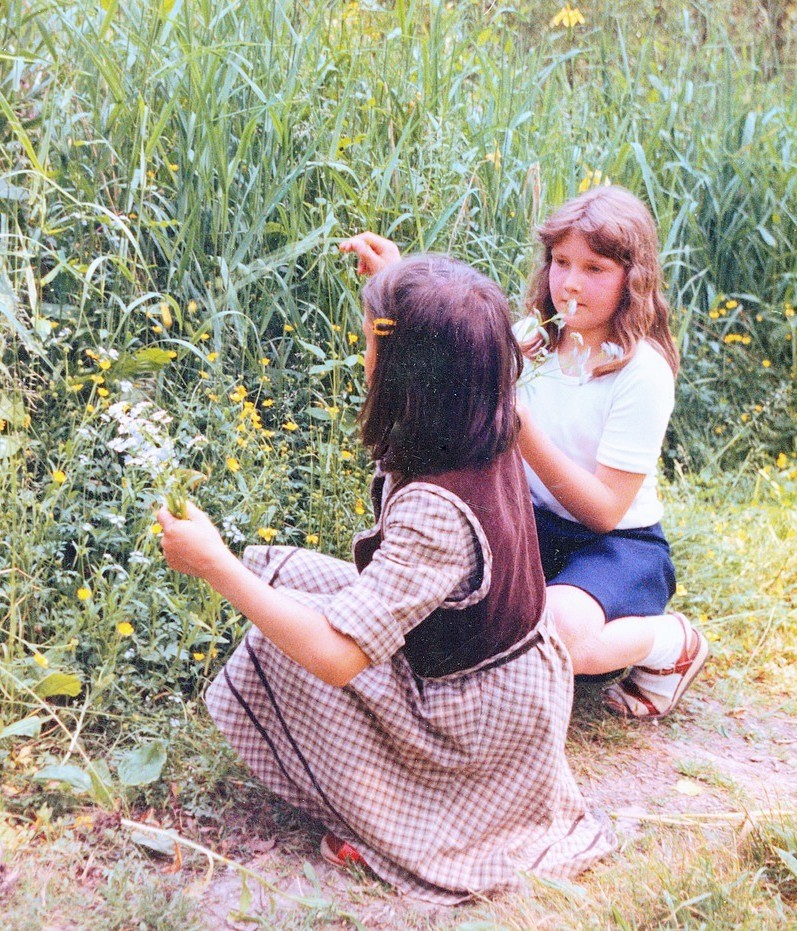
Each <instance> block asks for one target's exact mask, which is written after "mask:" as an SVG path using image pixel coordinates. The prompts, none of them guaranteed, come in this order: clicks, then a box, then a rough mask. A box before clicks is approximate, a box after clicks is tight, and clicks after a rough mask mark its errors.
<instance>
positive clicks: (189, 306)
mask: <svg viewBox="0 0 797 931" xmlns="http://www.w3.org/2000/svg"><path fill="white" fill-rule="evenodd" d="M185 309H186V310H187V311H188V313H189V314H195V313H196V311H197V302H196V301H195V300H194V299H193V298H192V299H191V300H190V301H189V302H188V304H186V308H185Z"/></svg>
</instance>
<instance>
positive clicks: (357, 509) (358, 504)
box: [354, 498, 365, 515]
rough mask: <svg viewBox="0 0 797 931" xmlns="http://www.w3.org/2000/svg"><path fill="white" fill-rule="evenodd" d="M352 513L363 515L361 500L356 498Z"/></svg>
mask: <svg viewBox="0 0 797 931" xmlns="http://www.w3.org/2000/svg"><path fill="white" fill-rule="evenodd" d="M354 513H355V514H360V515H362V514H365V505H364V504H363V499H362V498H358V499H357V501H356V502H355V504H354Z"/></svg>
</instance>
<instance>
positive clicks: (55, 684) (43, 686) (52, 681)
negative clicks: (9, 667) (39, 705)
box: [33, 672, 83, 698]
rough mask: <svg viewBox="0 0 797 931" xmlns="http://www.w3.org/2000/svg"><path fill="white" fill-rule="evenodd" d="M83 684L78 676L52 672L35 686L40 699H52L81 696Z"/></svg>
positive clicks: (34, 689)
mask: <svg viewBox="0 0 797 931" xmlns="http://www.w3.org/2000/svg"><path fill="white" fill-rule="evenodd" d="M82 688H83V683H82V682H81V681H80V679H79V678H78V676H76V675H74V673H70V672H51V673H50V674H49V675H47V676H45V677H44V678H43V679H42V680H41V681H40V682H37V683H36V685H34V686H33V691H34V692H35V693H36V694H37V695H38V696H39V698H52V696H53V695H69V696H70V697H71V698H74V697H75V696H76V695H80V690H81V689H82Z"/></svg>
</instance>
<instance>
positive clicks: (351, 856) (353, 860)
mask: <svg viewBox="0 0 797 931" xmlns="http://www.w3.org/2000/svg"><path fill="white" fill-rule="evenodd" d="M321 856H322V857H323V858H324V859H325V860H326V861H327V863H332V864H333V866H352V865H354V866H368V864H367V863H366V862H365V857H364V856H363V855H362V854H361V853H360V851H359V850H355V849H354V847H352V845H351V844H350V843H348V841H345V840H341V839H340V838H339V837H338V836H337V835H336V834H332V833H329V834H325V835H324V836H323V837H322V838H321Z"/></svg>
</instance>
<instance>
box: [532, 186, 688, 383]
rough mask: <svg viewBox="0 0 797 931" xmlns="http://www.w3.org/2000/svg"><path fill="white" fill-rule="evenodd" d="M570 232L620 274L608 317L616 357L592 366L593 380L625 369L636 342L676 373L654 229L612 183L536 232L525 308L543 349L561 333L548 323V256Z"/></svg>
mask: <svg viewBox="0 0 797 931" xmlns="http://www.w3.org/2000/svg"><path fill="white" fill-rule="evenodd" d="M570 233H581V235H582V236H583V237H584V239H585V240H586V241H587V243H588V245H589V247H590V249H592V250H593V252H597V253H598V255H602V256H605V257H606V258H608V259H614V261H616V262H619V263H620V264H621V265H622V266H623V268H625V271H626V278H625V287H624V289H623V294H622V296H621V298H620V302H619V304H618V305H617V309H616V310H615V312H614V315H613V317H612V319H611V328H612V333H611V341H612V342H613V343H616V344H617V346H619V347H620V349H621V350H622V355H620V356H618V357H617V358H615V359H612V360H611V361H609V362H607V363H606V364H605V365H600V366H597V367H596V368H595V370H594V371H593V372H592V375H593V377H598V376H600V375H608V374H610V373H611V372H616V371H618V370H619V369H621V368H623V366H625V365H627V364H628V362H630V360H631V357H632V356H633V354H634V350H635V349H636V346H637V344H638V343H639V342H641V341H642V340H647V341H648V342H649V343H652V344H653V346H654V348H655V349H657V350H658V351H659V352H660V353H661V354H662V355H663V356H664V358H665V359H666V360H667V363H668V364H669V366H670V368H671V369H672V370H673V374H677V372H678V361H679V360H678V350H677V348H676V346H675V342H674V341H673V338H672V333H671V332H670V326H669V317H670V308H669V305H668V303H667V301H666V299H665V297H664V293H663V291H664V285H663V280H662V272H661V264H660V262H659V238H658V234H657V233H656V225H655V223H654V222H653V217H652V216H651V215H650V211H649V210H648V208H647V207H646V206H645V205H644V204H643V203H642V201H641V200H639V198H638V197H635V196H634V195H633V194H632V193H631V192H630V191H627V190H626V189H625V188H622V187H618V186H616V185H612V186H610V187H599V188H592V189H591V190H589V191H587V192H586V193H584V194H579V195H578V196H577V197H574V198H573V199H572V200H569V201H567V202H566V203H564V204H563V205H562V206H561V207H560V208H559V209H558V210H556V211H555V212H554V213H553V214H551V216H550V217H549V218H548V219H547V220H546V221H545V222H544V223H543V224H542V225H541V226H540V227H539V229H538V230H537V234H538V236H539V239H540V241H541V242H542V245H543V248H544V250H545V251H544V254H543V260H542V264H541V265H540V267H539V268H538V269H537V271H536V273H535V274H534V275H533V276H532V279H531V282H530V284H529V288H528V291H527V294H526V301H525V305H526V309H527V310H528V312H529V313H531V314H534V313H535V311H539V313H540V314H541V316H542V320H543V326H544V328H545V330H546V332H547V334H548V337H549V340H550V342H549V348H550V349H554V348H555V347H556V346H557V345H558V344H559V343H560V341H561V339H562V335H563V332H564V331H563V330H560V329H559V327H558V326H557V324H556V322H555V321H554V320H553V319H552V318H553V317H554V316H555V315H556V308H555V307H554V305H553V301H552V300H551V291H550V285H549V282H548V274H549V272H550V270H551V252H552V250H553V249H554V247H555V246H556V245H557V244H558V243H560V242H561V241H562V240H563V239H564V238H565V237H566V236H568V235H569V234H570Z"/></svg>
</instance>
